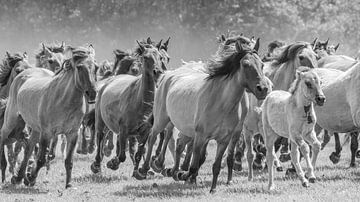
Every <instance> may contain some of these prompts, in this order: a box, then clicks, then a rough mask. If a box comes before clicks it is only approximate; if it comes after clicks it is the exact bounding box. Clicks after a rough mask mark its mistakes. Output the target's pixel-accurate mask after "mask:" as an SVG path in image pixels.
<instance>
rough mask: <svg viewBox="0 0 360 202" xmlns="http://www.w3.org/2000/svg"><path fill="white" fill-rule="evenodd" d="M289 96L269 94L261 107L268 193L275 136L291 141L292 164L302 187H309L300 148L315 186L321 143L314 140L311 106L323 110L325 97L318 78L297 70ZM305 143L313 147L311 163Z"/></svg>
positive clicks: (277, 93)
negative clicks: (315, 169) (315, 168)
mask: <svg viewBox="0 0 360 202" xmlns="http://www.w3.org/2000/svg"><path fill="white" fill-rule="evenodd" d="M300 69H302V71H298V72H297V73H296V79H295V81H294V82H293V83H292V86H291V87H290V89H289V92H287V91H282V90H276V91H272V92H271V93H270V94H269V95H268V96H267V97H266V98H265V100H264V103H263V104H262V123H263V130H264V131H263V132H264V133H263V134H264V138H265V144H266V149H267V153H266V161H267V165H268V170H269V189H270V190H272V189H274V187H275V186H274V182H273V180H274V177H273V172H274V171H273V169H274V168H273V167H274V166H271V165H273V161H274V158H275V151H274V143H275V141H276V139H277V138H278V136H282V137H286V138H290V140H291V160H292V162H293V164H294V166H295V169H296V172H297V174H298V175H299V177H300V180H301V182H302V185H303V186H304V187H308V186H309V182H308V180H307V179H306V178H305V175H304V172H303V170H302V168H301V167H300V163H299V151H298V147H299V148H300V150H301V152H302V154H303V155H304V156H305V160H306V163H307V166H308V172H307V176H308V177H309V180H310V182H312V183H314V182H315V179H316V178H315V174H314V167H315V162H316V159H317V155H318V153H319V150H320V142H319V140H318V139H317V137H316V134H315V131H314V127H315V124H316V116H315V113H314V107H313V103H316V104H317V105H320V106H322V105H323V104H324V102H325V96H324V94H323V92H322V90H321V88H320V78H319V76H318V75H317V74H316V72H314V71H313V70H309V69H308V68H304V69H303V68H300ZM305 141H307V142H308V143H310V144H311V145H312V148H313V156H312V162H310V156H309V153H310V149H309V146H308V145H307V143H306V142H305Z"/></svg>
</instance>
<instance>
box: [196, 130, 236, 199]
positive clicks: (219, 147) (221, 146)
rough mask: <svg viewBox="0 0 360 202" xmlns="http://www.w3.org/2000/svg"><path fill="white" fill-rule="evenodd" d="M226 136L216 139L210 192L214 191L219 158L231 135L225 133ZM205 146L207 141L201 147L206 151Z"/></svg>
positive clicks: (219, 165)
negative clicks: (219, 139) (220, 139)
mask: <svg viewBox="0 0 360 202" xmlns="http://www.w3.org/2000/svg"><path fill="white" fill-rule="evenodd" d="M227 136H228V137H225V138H224V139H222V141H217V149H216V157H215V162H214V164H213V167H212V172H213V179H212V183H211V189H210V193H215V192H216V184H217V181H218V177H219V173H220V169H221V159H222V157H223V155H224V152H225V150H226V148H227V146H228V145H229V142H230V139H231V135H227ZM206 146H207V143H206V144H205V146H204V148H203V150H205V151H206ZM231 170H232V168H231Z"/></svg>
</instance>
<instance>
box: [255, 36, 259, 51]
mask: <svg viewBox="0 0 360 202" xmlns="http://www.w3.org/2000/svg"><path fill="white" fill-rule="evenodd" d="M259 48H260V38H257V39H256V43H255V45H254V50H256V52H258V51H259Z"/></svg>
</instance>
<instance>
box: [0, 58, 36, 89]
mask: <svg viewBox="0 0 360 202" xmlns="http://www.w3.org/2000/svg"><path fill="white" fill-rule="evenodd" d="M28 68H30V65H29V63H28V61H27V53H26V52H24V53H23V54H19V53H16V54H14V55H11V54H10V53H9V52H6V56H5V59H4V60H3V65H2V66H1V67H0V84H1V86H4V85H6V84H7V83H8V81H12V80H13V79H14V78H15V77H16V76H17V75H18V74H20V73H21V72H22V71H24V70H25V69H28Z"/></svg>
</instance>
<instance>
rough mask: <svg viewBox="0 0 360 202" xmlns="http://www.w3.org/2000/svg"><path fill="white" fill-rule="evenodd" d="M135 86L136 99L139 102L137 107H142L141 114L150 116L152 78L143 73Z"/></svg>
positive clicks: (152, 99)
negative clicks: (136, 90)
mask: <svg viewBox="0 0 360 202" xmlns="http://www.w3.org/2000/svg"><path fill="white" fill-rule="evenodd" d="M137 85H138V87H137V89H139V91H138V95H137V99H136V100H137V101H138V102H139V105H137V106H142V107H141V108H142V113H141V114H146V115H147V114H150V113H151V111H152V107H153V102H154V91H155V83H154V79H153V76H152V75H151V74H150V73H149V72H147V71H144V72H143V74H142V75H141V78H140V80H139V81H138V82H137Z"/></svg>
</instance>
